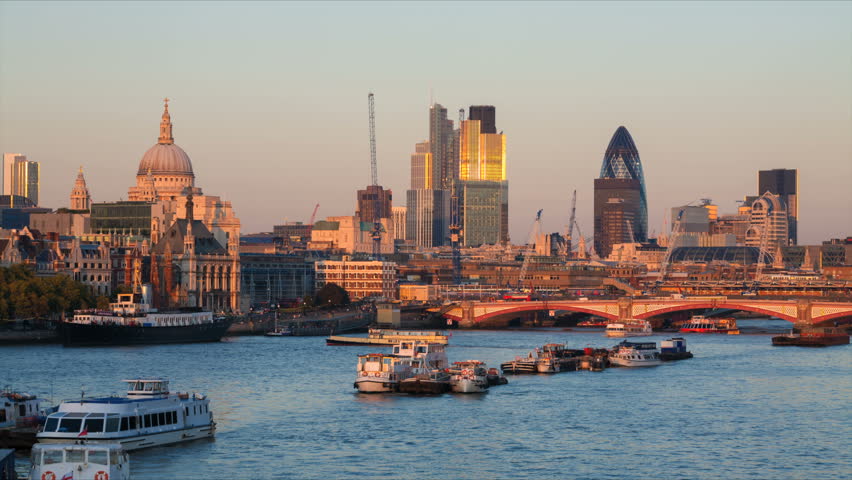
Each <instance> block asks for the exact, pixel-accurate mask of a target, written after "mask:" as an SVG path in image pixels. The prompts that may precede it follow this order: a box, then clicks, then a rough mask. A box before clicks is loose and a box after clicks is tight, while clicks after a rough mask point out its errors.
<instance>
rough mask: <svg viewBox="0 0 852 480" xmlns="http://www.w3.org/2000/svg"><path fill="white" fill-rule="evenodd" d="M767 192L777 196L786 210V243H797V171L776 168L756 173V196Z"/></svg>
mask: <svg viewBox="0 0 852 480" xmlns="http://www.w3.org/2000/svg"><path fill="white" fill-rule="evenodd" d="M766 192H769V193H773V194H775V195H778V196H779V197H780V198H781V201H783V202H784V206H785V208H786V210H787V243H788V244H789V245H796V244H798V241H799V236H798V226H799V171H798V170H796V169H784V168H776V169H773V170H760V171H758V172H757V194H758V195H763V194H764V193H766Z"/></svg>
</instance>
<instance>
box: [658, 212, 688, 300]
mask: <svg viewBox="0 0 852 480" xmlns="http://www.w3.org/2000/svg"><path fill="white" fill-rule="evenodd" d="M693 203H695V200H693V201H691V202H689V203H687V204H686V205H684V206H682V207H680V210H679V211H678V212H677V218H676V219H675V222H674V223H673V224H672V233H671V235H670V236H669V244H668V246H666V255H665V256H664V257H663V261H662V262H661V263H660V279H659V280H657V284H658V285H661V284H662V283H663V282H665V281H666V272H667V271H668V268H669V264H670V263H671V260H672V253H674V249H675V243H677V239H678V238H679V237H680V230H681V223H682V220H683V212H685V211H686V207H688V206H690V205H692V204H693Z"/></svg>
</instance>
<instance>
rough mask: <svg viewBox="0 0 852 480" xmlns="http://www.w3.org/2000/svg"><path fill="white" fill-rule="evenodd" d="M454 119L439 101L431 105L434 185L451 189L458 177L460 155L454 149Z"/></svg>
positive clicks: (430, 138)
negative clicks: (448, 115)
mask: <svg viewBox="0 0 852 480" xmlns="http://www.w3.org/2000/svg"><path fill="white" fill-rule="evenodd" d="M454 145H455V134H454V130H453V121H452V120H450V119H448V118H447V109H446V108H444V107H443V106H442V105H440V104H438V103H434V104H432V105H431V106H430V107H429V152H430V153H431V154H432V187H430V188H435V189H438V190H449V189H450V188H451V186H452V184H453V181H454V180H455V179H456V178H457V177H458V161H457V159H458V156H457V155H456V153H455V150H454Z"/></svg>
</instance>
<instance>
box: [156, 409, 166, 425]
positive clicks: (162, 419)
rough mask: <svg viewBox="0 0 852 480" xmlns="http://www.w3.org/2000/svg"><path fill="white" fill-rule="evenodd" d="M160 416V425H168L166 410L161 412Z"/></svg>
mask: <svg viewBox="0 0 852 480" xmlns="http://www.w3.org/2000/svg"><path fill="white" fill-rule="evenodd" d="M158 416H159V417H160V425H167V423H166V412H160V413H159V415H158Z"/></svg>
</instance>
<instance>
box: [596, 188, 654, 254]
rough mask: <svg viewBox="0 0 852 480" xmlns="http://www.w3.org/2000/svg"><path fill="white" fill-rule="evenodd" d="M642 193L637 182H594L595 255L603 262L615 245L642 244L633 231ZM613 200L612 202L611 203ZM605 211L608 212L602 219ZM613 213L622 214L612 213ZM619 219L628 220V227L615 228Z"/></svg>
mask: <svg viewBox="0 0 852 480" xmlns="http://www.w3.org/2000/svg"><path fill="white" fill-rule="evenodd" d="M641 198H642V190H641V185H640V183H639V180H633V179H630V178H596V179H595V210H594V214H595V237H594V242H595V251H596V252H597V253H598V255H599V256H600V257H601V258H606V257H608V256H609V254H610V252H611V251H612V246H613V245H614V244H616V243H627V242H629V243H634V242H639V243H641V242H645V241H646V239H645V238H642V237H640V236H639V234H638V232H637V231H636V219H637V217H638V216H639V215H640V203H641V202H640V200H641ZM611 200H612V201H611ZM605 210H606V211H607V212H609V213H608V214H607V215H608V217H607V219H605V218H604V212H605ZM615 211H618V212H622V213H613V212H615ZM618 215H620V217H618V218H622V219H629V220H630V223H629V224H624V225H622V224H618V223H617V222H616V220H615V218H616V216H618Z"/></svg>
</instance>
